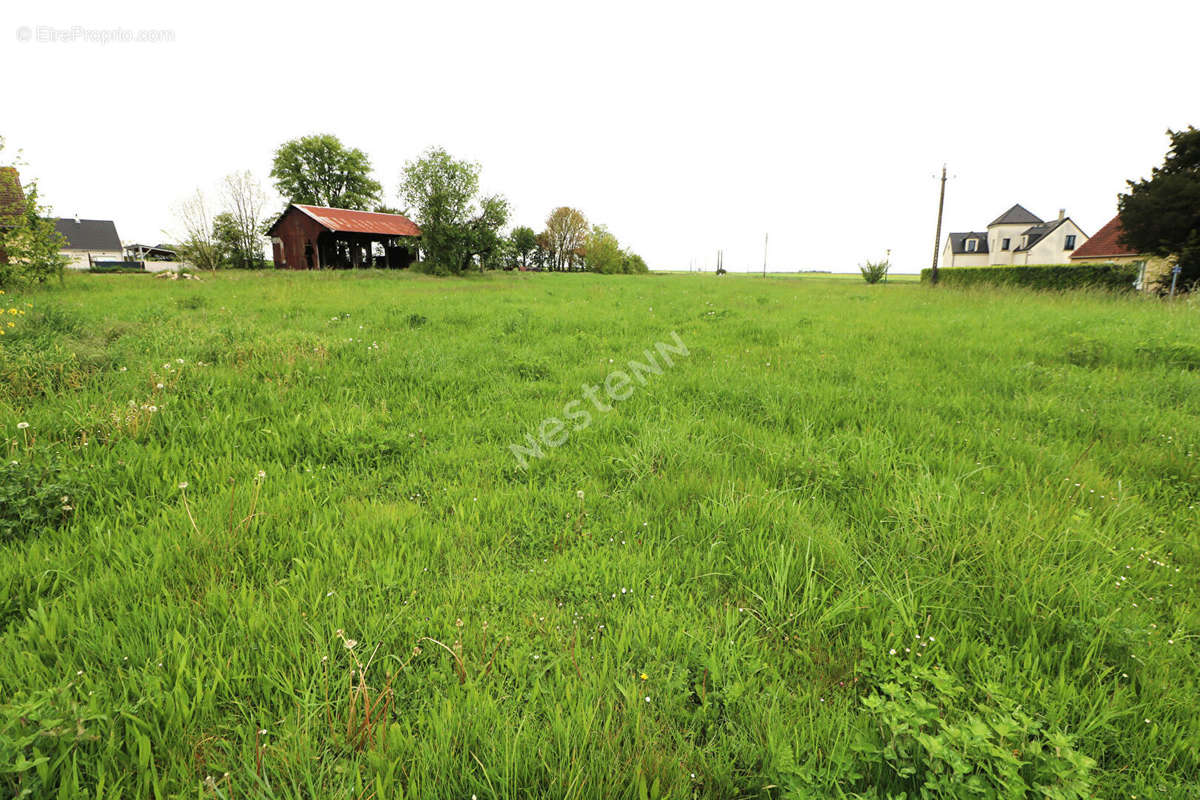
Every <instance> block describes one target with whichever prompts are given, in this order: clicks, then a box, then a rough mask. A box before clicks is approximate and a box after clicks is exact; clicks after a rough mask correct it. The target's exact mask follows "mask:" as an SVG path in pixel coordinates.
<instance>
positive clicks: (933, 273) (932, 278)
mask: <svg viewBox="0 0 1200 800" xmlns="http://www.w3.org/2000/svg"><path fill="white" fill-rule="evenodd" d="M945 205H946V165H945V164H942V193H941V194H940V195H939V196H938V222H937V237H936V238H935V239H934V240H933V269H932V270H930V273H929V283H930V284H931V285H933V286H937V282H938V271H937V269H938V267H937V262H938V251H939V250H941V248H942V209H943V208H944V207H945Z"/></svg>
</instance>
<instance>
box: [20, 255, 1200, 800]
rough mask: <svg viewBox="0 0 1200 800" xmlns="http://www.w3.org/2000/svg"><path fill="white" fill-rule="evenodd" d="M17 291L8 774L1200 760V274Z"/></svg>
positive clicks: (708, 769)
mask: <svg viewBox="0 0 1200 800" xmlns="http://www.w3.org/2000/svg"><path fill="white" fill-rule="evenodd" d="M0 301H4V308H5V315H4V316H3V317H0V319H2V320H3V323H2V324H3V325H4V330H5V331H6V334H5V335H4V336H3V337H0V430H2V431H3V440H2V441H3V442H4V447H5V451H6V452H5V459H4V466H3V467H2V468H0V795H3V796H30V797H92V798H110V797H111V798H131V797H195V798H251V797H254V798H275V797H279V798H284V797H287V798H293V797H295V798H299V797H305V798H364V799H365V798H377V799H378V800H382V799H383V798H398V797H447V798H471V797H477V798H501V797H557V798H626V797H627V798H732V797H744V798H751V797H754V798H758V797H762V798H768V797H770V798H782V797H806V798H808V797H811V798H818V797H872V798H873V797H899V796H907V797H910V798H911V797H931V798H933V797H976V796H978V797H1031V798H1032V797H1043V796H1044V797H1061V798H1068V797H1108V798H1119V797H1131V796H1137V797H1139V798H1142V797H1163V798H1165V797H1170V798H1192V797H1196V796H1197V794H1196V793H1197V792H1198V791H1200V789H1198V788H1197V787H1198V781H1200V686H1198V680H1200V679H1198V676H1200V639H1198V638H1197V637H1198V635H1200V606H1198V601H1200V594H1198V590H1200V582H1198V581H1197V570H1198V569H1200V511H1198V510H1197V505H1198V504H1200V307H1197V305H1196V304H1195V303H1194V302H1193V303H1190V304H1189V303H1187V302H1176V303H1174V304H1167V303H1163V302H1158V301H1149V300H1145V299H1142V298H1136V297H1113V296H1108V295H1103V294H1090V293H1077V294H1058V295H1053V294H1037V293H1030V292H1021V291H996V290H993V291H982V290H980V291H961V292H956V291H946V290H944V289H938V290H933V289H929V288H928V287H922V286H919V285H917V284H916V283H915V282H914V279H913V278H912V277H908V278H907V279H906V280H903V281H899V280H898V281H892V282H889V283H888V284H881V285H876V286H867V285H866V284H864V283H863V282H862V281H861V280H849V279H846V278H842V277H836V276H805V277H803V278H799V277H788V276H771V277H767V278H762V277H761V276H750V275H728V276H722V277H717V276H715V275H712V274H695V275H686V274H682V275H681V274H676V275H648V276H630V277H624V276H596V275H571V274H546V275H541V274H528V273H526V274H498V275H488V276H473V277H468V278H459V279H435V278H428V277H422V276H415V275H407V274H381V273H371V272H361V273H317V274H311V273H310V274H304V273H273V272H268V273H262V274H253V273H244V274H237V273H229V274H221V275H218V276H216V277H209V276H203V280H202V281H200V282H194V281H182V280H181V281H167V280H162V279H155V278H151V277H143V276H119V275H113V276H107V275H70V276H68V277H67V280H66V284H65V285H64V286H62V287H59V286H51V287H49V288H47V289H44V290H39V291H36V292H25V293H11V292H10V293H9V294H7V295H4V296H3V297H0ZM10 308H11V309H16V310H17V311H18V312H23V313H10V312H9V311H8V309H10ZM9 322H12V323H13V324H12V325H8V323H9ZM631 362H632V363H631ZM906 792H907V795H905V794H903V793H906ZM23 793H24V794H23Z"/></svg>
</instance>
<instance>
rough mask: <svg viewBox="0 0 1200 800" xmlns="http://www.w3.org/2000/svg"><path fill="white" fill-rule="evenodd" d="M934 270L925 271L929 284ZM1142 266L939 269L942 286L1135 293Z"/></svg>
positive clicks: (1076, 265)
mask: <svg viewBox="0 0 1200 800" xmlns="http://www.w3.org/2000/svg"><path fill="white" fill-rule="evenodd" d="M929 275H930V270H928V269H923V270H921V283H929ZM1137 276H1138V268H1137V267H1136V266H1135V265H1133V264H1041V265H1035V264H1031V265H1029V266H1019V267H947V268H944V269H940V270H938V283H940V284H941V285H942V286H957V287H967V286H1019V287H1022V288H1025V289H1050V290H1067V289H1108V290H1111V291H1114V292H1131V291H1133V284H1134V282H1135V281H1136V280H1137Z"/></svg>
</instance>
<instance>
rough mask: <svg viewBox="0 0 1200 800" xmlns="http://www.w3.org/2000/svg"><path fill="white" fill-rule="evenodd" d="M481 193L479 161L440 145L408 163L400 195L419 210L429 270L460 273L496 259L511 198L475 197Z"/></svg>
mask: <svg viewBox="0 0 1200 800" xmlns="http://www.w3.org/2000/svg"><path fill="white" fill-rule="evenodd" d="M478 193H479V165H478V164H476V163H475V162H472V161H460V160H458V159H455V158H453V157H452V156H451V155H450V154H449V153H447V152H446V151H445V150H444V149H442V148H440V147H431V148H430V149H429V150H427V151H425V153H424V154H423V155H422V156H421V157H420V158H418V159H416V160H415V161H410V162H408V163H407V164H405V165H404V174H403V176H402V178H401V182H400V196H401V198H402V199H403V200H404V202H406V203H407V204H408V205H409V207H410V208H413V209H415V216H416V222H417V224H418V225H420V227H421V249H422V250H423V251H424V256H425V262H426V268H427V269H429V270H430V271H432V272H438V273H455V274H457V273H460V272H462V271H464V270H466V269H469V268H470V267H471V265H472V263H473V262H475V261H476V260H477V259H478V261H479V265H480V268H481V269H483V268H484V267H486V266H489V265H493V264H494V263H495V261H496V259H495V258H494V254H495V252H496V251H497V250H498V248H499V247H500V242H501V236H500V233H499V231H500V229H501V228H502V227H504V225H505V224H506V223H507V222H508V214H509V207H508V201H507V200H505V199H504V197H502V196H500V195H488V196H486V197H482V198H477V197H476V195H478Z"/></svg>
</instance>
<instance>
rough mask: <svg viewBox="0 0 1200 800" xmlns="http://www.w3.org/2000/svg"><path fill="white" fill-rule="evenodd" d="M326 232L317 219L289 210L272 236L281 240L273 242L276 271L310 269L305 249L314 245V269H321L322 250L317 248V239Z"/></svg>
mask: <svg viewBox="0 0 1200 800" xmlns="http://www.w3.org/2000/svg"><path fill="white" fill-rule="evenodd" d="M324 230H325V228H324V226H322V225H321V224H320V223H318V222H317V221H316V220H315V219H313V218H312V217H310V216H308V215H307V214H305V213H304V212H303V211H300V210H299V209H296V208H289V209H288V210H287V211H286V212H285V213H284V215H283V219H281V220H279V222H277V223H275V230H274V232H273V233H272V236H274V237H276V238H278V239H279V241H278V242H272V245H271V252H272V255H273V256H274V258H275V267H276V269H308V261H307V259H305V257H304V247H305V245H307V244H310V243H311V244H312V268H313V269H319V268H320V267H321V255H320V248H318V247H317V237H318V236H319V235H320V234H321V233H322V232H323V231H324Z"/></svg>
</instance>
